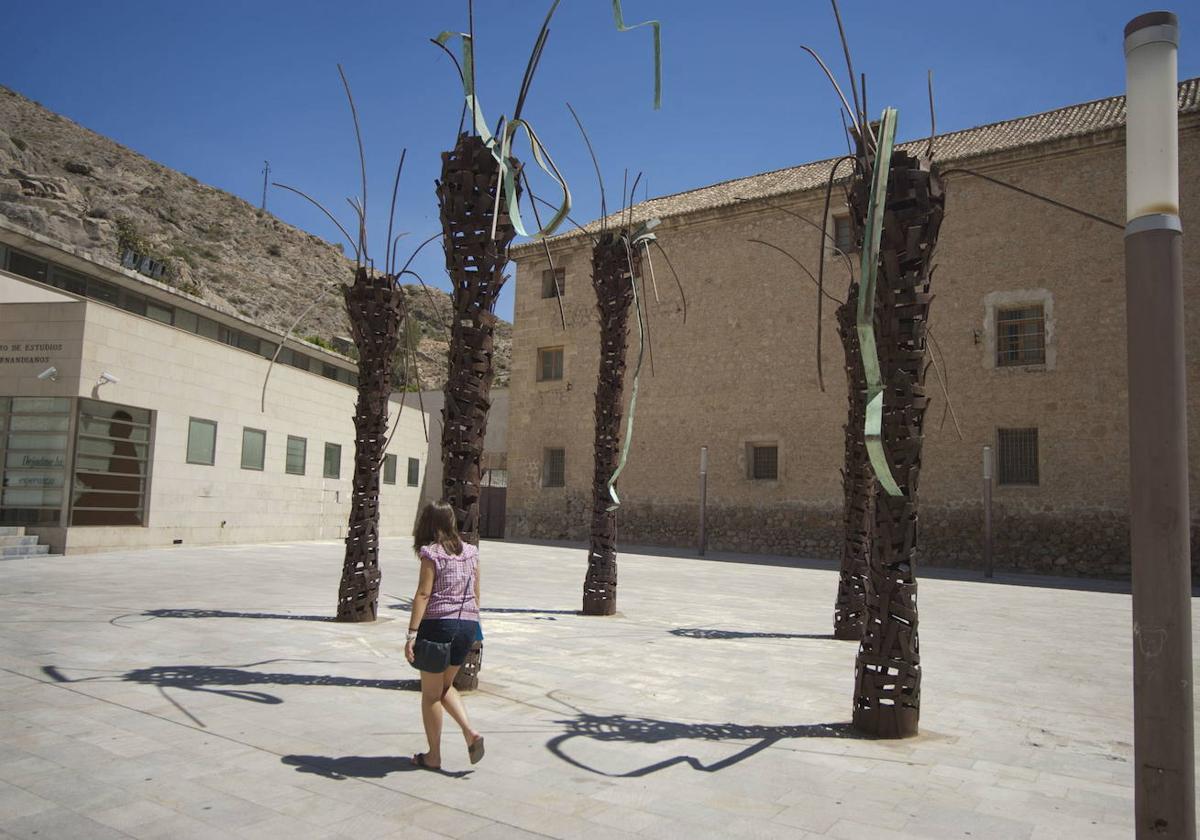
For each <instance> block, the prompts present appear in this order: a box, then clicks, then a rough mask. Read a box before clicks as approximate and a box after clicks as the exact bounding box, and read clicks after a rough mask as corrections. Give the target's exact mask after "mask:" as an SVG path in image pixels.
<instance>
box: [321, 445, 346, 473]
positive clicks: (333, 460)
mask: <svg viewBox="0 0 1200 840" xmlns="http://www.w3.org/2000/svg"><path fill="white" fill-rule="evenodd" d="M324 476H325V477H326V478H341V477H342V447H341V444H337V443H327V444H325V472H324Z"/></svg>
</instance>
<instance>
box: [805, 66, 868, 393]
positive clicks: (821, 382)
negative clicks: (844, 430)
mask: <svg viewBox="0 0 1200 840" xmlns="http://www.w3.org/2000/svg"><path fill="white" fill-rule="evenodd" d="M866 96H867V89H866V87H864V88H863V101H864V102H865V101H866ZM848 160H851V161H852V160H854V158H852V157H851V156H850V155H845V156H844V157H840V158H838V159H837V160H836V161H834V163H833V166H832V167H830V169H829V180H828V181H826V182H825V208H824V210H822V211H821V242H820V249H821V253H820V259H819V261H818V262H817V385H818V387H819V388H820V389H821V393H822V394H823V393H825V374H824V371H823V370H822V364H821V361H822V359H821V315H822V312H821V303H822V301H821V295H822V293H823V292H824V291H825V237H826V236H827V235H828V230H827V228H826V225H828V224H829V199H830V197H831V196H832V195H833V180H834V178H835V177H836V175H837V168H838V167H839V166H841V165H842V164H843V163H845V162H846V161H848ZM834 247H835V248H836V247H837V243H836V242H835V243H834ZM850 277H851V280H853V278H854V274H853V272H851V275H850Z"/></svg>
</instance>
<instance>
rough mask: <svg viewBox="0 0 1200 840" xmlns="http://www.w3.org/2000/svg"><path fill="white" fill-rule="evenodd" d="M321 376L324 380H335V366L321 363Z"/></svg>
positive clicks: (336, 376)
mask: <svg viewBox="0 0 1200 840" xmlns="http://www.w3.org/2000/svg"><path fill="white" fill-rule="evenodd" d="M321 375H322V376H324V377H325V378H326V379H337V378H338V369H337V366H336V365H331V364H329V363H328V362H322V363H321Z"/></svg>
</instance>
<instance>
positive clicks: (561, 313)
mask: <svg viewBox="0 0 1200 840" xmlns="http://www.w3.org/2000/svg"><path fill="white" fill-rule="evenodd" d="M567 107H570V106H569V105H568V106H567ZM521 178H522V180H524V181H525V191H526V192H527V193H529V194H530V195H533V190H531V189H530V188H529V176H528V175H526V174H525V170H524V169H522V170H521ZM529 206H530V207H532V208H533V220H534V221H535V222H537V226H538V230H541V229H542V215H541V214H540V213H539V212H538V209H537V202H536V201H531V202H529ZM538 238H539V239H540V240H541V241H542V248H543V250H545V252H546V262H548V263H550V277H551V279H553V280H554V299H555V300H556V301H558V318H559V320H560V321H561V322H562V328H563V330H564V331H565V330H566V329H567V313H566V311H565V310H564V309H563V302H562V293H563V290H562V287H561V286H559V285H558V272H557V271H555V270H554V257H553V256H552V255H551V254H550V243H548V242H547V241H546V237H544V236H541V237H538Z"/></svg>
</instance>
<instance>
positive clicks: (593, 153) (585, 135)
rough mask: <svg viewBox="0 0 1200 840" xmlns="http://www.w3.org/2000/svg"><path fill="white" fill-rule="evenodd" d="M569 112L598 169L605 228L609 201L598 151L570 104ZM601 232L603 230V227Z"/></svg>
mask: <svg viewBox="0 0 1200 840" xmlns="http://www.w3.org/2000/svg"><path fill="white" fill-rule="evenodd" d="M567 110H568V111H570V112H571V116H572V117H573V118H574V119H575V125H577V126H579V133H580V134H582V135H583V142H584V143H585V144H586V145H587V150H588V154H589V155H591V156H592V166H593V167H595V169H596V182H597V183H598V184H599V185H600V224H601V226H603V224H604V219H606V218H607V217H608V201H607V200H606V199H605V197H604V178H603V176H601V175H600V161H599V160H598V159H597V158H596V150H595V149H593V148H592V141H591V139H590V138H589V137H588V133H587V131H586V130H585V129H584V127H583V121H582V120H580V119H579V115H578V114H576V113H575V109H574V108H572V107H571V103H570V102H568V103H567ZM539 226H540V223H539ZM601 230H603V227H601Z"/></svg>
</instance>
